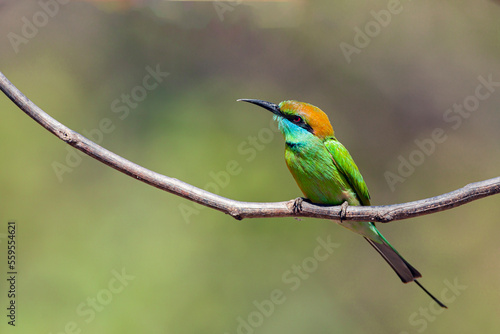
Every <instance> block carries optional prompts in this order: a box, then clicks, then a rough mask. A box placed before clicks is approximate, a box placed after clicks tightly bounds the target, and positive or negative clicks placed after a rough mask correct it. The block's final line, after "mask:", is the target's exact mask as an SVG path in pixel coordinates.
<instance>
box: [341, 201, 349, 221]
mask: <svg viewBox="0 0 500 334" xmlns="http://www.w3.org/2000/svg"><path fill="white" fill-rule="evenodd" d="M348 206H349V203H347V201H344V203H342V205H341V206H340V212H339V215H340V223H341V224H342V220H344V219H345V217H347V207H348Z"/></svg>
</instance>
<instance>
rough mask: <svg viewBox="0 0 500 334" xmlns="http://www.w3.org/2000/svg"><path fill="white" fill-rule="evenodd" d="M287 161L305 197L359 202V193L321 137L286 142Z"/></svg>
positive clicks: (335, 202) (333, 202) (316, 200)
mask: <svg viewBox="0 0 500 334" xmlns="http://www.w3.org/2000/svg"><path fill="white" fill-rule="evenodd" d="M285 161H286V164H287V166H288V169H289V170H290V172H291V173H292V175H293V177H294V179H295V181H296V182H297V184H298V186H299V187H300V189H301V190H302V192H303V193H304V196H305V197H306V198H308V199H309V200H311V201H312V202H313V203H318V204H328V205H340V204H342V203H343V202H344V201H347V202H348V203H349V205H359V201H358V200H357V197H356V194H355V192H354V191H353V189H352V188H351V187H350V185H349V184H348V182H346V180H345V178H344V177H343V176H342V175H341V174H340V173H339V171H338V169H337V167H336V166H335V164H334V163H333V160H332V155H331V154H330V153H329V152H328V150H327V149H326V147H325V146H324V145H323V143H322V142H321V141H320V140H319V139H318V140H308V141H305V142H286V146H285Z"/></svg>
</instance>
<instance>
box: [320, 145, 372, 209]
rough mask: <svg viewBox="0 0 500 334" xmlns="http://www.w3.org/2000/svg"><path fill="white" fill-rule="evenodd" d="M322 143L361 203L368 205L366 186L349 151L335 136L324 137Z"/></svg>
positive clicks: (368, 198)
mask: <svg viewBox="0 0 500 334" xmlns="http://www.w3.org/2000/svg"><path fill="white" fill-rule="evenodd" d="M324 144H325V146H326V148H327V150H328V152H330V154H331V155H332V158H333V162H334V164H335V166H336V167H337V168H338V170H339V172H340V173H341V174H342V175H343V176H344V178H345V179H346V180H347V182H348V183H349V185H350V186H351V187H352V189H353V190H354V191H355V192H356V194H357V195H358V198H359V202H360V203H361V205H370V194H369V192H368V187H367V186H366V183H365V181H364V180H363V176H362V175H361V173H360V172H359V170H358V166H356V164H355V163H354V160H353V159H352V157H351V155H350V154H349V151H348V150H347V149H346V148H345V147H344V145H342V144H341V143H340V142H339V141H338V140H337V139H335V138H329V139H326V140H325V142H324Z"/></svg>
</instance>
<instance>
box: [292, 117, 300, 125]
mask: <svg viewBox="0 0 500 334" xmlns="http://www.w3.org/2000/svg"><path fill="white" fill-rule="evenodd" d="M292 122H294V123H295V124H299V123H301V122H302V117H300V116H294V117H293V119H292Z"/></svg>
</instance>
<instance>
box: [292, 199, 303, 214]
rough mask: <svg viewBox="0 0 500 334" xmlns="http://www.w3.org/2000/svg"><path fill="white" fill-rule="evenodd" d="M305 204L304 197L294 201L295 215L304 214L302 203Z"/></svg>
mask: <svg viewBox="0 0 500 334" xmlns="http://www.w3.org/2000/svg"><path fill="white" fill-rule="evenodd" d="M303 202H304V199H303V198H302V197H297V198H296V199H295V200H294V201H293V208H292V210H293V213H299V212H302V203H303Z"/></svg>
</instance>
